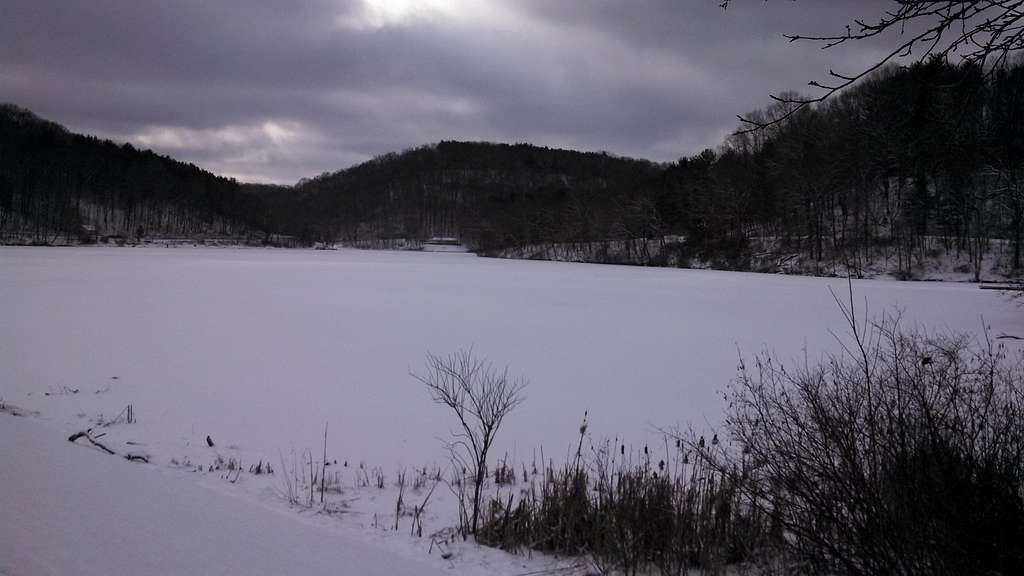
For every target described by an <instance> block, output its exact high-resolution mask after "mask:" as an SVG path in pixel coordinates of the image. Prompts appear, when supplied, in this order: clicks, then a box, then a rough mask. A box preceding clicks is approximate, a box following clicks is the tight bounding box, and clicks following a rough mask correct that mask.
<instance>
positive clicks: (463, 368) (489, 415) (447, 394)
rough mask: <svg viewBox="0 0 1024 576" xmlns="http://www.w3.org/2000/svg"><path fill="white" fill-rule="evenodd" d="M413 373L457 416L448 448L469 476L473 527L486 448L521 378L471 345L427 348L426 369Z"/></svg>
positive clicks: (516, 398) (518, 394)
mask: <svg viewBox="0 0 1024 576" xmlns="http://www.w3.org/2000/svg"><path fill="white" fill-rule="evenodd" d="M412 376H413V377H414V378H416V379H417V380H419V381H420V382H422V383H423V384H425V385H426V386H427V389H428V390H429V392H430V398H431V399H432V400H433V401H434V402H435V403H437V404H440V405H442V406H447V407H448V408H450V409H451V410H452V412H454V413H455V416H456V417H457V418H458V419H459V427H460V430H458V431H453V432H452V437H453V440H452V441H450V442H448V443H447V448H448V450H449V452H450V453H451V455H452V459H453V461H454V462H455V463H456V465H457V466H461V467H462V468H463V469H467V470H469V472H470V474H471V477H472V478H473V510H472V519H471V524H470V532H471V533H474V534H475V533H476V531H477V524H478V522H479V518H480V493H481V489H482V488H483V484H484V481H485V480H486V479H487V453H488V452H489V451H490V449H491V446H493V445H494V437H495V435H496V434H497V432H498V429H499V428H501V423H502V421H503V420H504V419H505V416H507V415H508V413H509V412H511V411H512V409H513V408H515V407H516V406H519V405H520V404H521V403H522V402H523V400H525V397H524V396H523V394H522V392H523V389H524V388H525V387H526V381H525V380H522V379H519V378H511V377H510V376H509V373H508V367H505V368H504V369H501V370H498V369H496V368H494V366H493V365H492V364H491V363H490V362H488V361H486V360H483V359H480V358H477V357H476V356H475V355H474V354H473V350H472V348H470V349H468V350H459V351H457V352H455V353H453V354H450V355H448V356H435V355H433V354H430V353H428V354H427V361H426V371H425V372H424V373H423V374H416V373H413V374H412Z"/></svg>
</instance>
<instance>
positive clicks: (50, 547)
mask: <svg viewBox="0 0 1024 576" xmlns="http://www.w3.org/2000/svg"><path fill="white" fill-rule="evenodd" d="M0 454H2V455H3V465H2V466H0V486H2V487H3V489H2V490H0V511H2V515H3V520H2V521H0V574H4V575H10V576H21V575H25V576H29V575H37V574H38V575H46V574H54V575H64V574H77V575H79V576H90V575H96V576H106V575H109V574H140V575H141V574H147V575H158V574H246V575H257V574H310V575H311V574H366V575H372V574H379V575H382V576H384V575H388V576H399V575H409V576H428V575H430V574H441V573H443V572H442V571H440V570H437V569H436V568H433V567H431V566H428V565H426V564H422V563H416V562H412V561H410V560H406V559H403V558H401V557H398V556H396V555H394V554H389V553H387V552H385V551H383V550H381V549H378V548H374V547H373V546H370V545H368V544H366V543H363V542H358V541H356V540H354V539H352V538H346V537H345V536H344V535H340V534H338V533H335V532H332V531H331V530H329V529H326V528H324V527H317V526H313V525H309V524H306V523H304V522H303V521H301V519H300V518H299V517H298V516H296V515H294V514H289V513H282V512H279V511H275V510H272V509H270V508H265V507H260V506H257V505H252V504H251V503H249V502H247V501H244V500H240V499H237V498H232V497H230V496H225V495H224V494H218V493H217V492H215V491H212V490H209V489H207V488H204V487H202V486H199V485H196V484H195V483H192V482H184V481H182V480H181V479H179V478H173V477H169V476H167V475H165V474H162V473H160V471H159V470H154V469H153V467H150V466H140V465H138V464H132V463H129V462H127V461H123V460H120V459H118V458H114V457H110V456H107V455H105V454H102V453H100V452H98V451H97V450H93V449H88V448H84V447H81V446H76V445H72V444H70V443H68V442H67V441H66V440H65V439H64V438H62V437H61V436H60V435H58V434H55V433H54V431H53V430H51V429H49V428H48V427H46V426H45V425H43V424H42V423H41V422H40V421H38V420H35V419H32V418H24V417H22V418H19V417H13V416H8V415H5V414H0Z"/></svg>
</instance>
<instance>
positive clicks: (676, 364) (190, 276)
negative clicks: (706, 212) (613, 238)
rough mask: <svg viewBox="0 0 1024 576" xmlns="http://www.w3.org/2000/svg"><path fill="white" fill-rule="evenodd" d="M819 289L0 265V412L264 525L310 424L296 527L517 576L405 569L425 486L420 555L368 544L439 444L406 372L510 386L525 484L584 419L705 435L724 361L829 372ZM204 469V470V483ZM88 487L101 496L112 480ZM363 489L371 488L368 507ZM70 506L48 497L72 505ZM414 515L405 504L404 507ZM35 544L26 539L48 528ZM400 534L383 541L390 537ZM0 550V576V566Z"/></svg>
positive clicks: (602, 430) (2, 261)
mask: <svg viewBox="0 0 1024 576" xmlns="http://www.w3.org/2000/svg"><path fill="white" fill-rule="evenodd" d="M830 287H832V288H833V289H835V290H836V291H837V292H839V293H841V294H845V290H846V283H845V281H842V280H836V279H820V278H808V277H790V276H772V275H755V274H738V273H727V272H712V271H695V270H675V269H651V268H636V267H620V266H598V265H582V264H567V263H554V262H530V261H510V260H493V259H482V258H476V257H474V256H471V255H464V254H430V253H410V252H370V251H357V250H338V251H312V250H311V251H298V250H287V251H284V250H260V249H217V250H210V249H188V248H179V249H174V250H169V249H160V248H101V247H90V248H60V249H54V248H0V302H2V303H3V304H2V307H3V310H2V312H3V313H2V314H0V402H5V403H8V404H13V405H17V406H20V407H22V408H24V409H25V410H27V411H38V412H39V414H40V415H41V419H42V420H44V421H45V425H44V426H43V428H42V429H43V430H46V431H48V433H52V435H53V437H54V438H57V439H58V440H59V441H60V442H63V443H64V444H66V445H67V446H66V447H63V446H62V447H61V451H60V452H59V454H61V456H59V457H58V456H57V454H58V452H56V451H55V450H56V447H54V448H52V449H51V448H46V449H47V450H53V451H52V452H50V453H52V454H54V457H55V458H58V460H59V459H62V458H64V456H63V453H64V451H66V450H69V449H74V450H77V452H74V453H75V454H82V455H85V456H88V457H90V458H94V459H97V460H98V461H103V462H106V461H107V460H104V459H114V460H116V458H114V457H110V456H106V455H104V454H102V453H99V452H98V451H96V450H94V449H91V448H88V447H86V446H72V445H70V444H68V443H67V442H66V441H65V438H66V435H67V433H70V432H73V431H77V430H81V429H84V428H87V427H90V426H96V425H97V424H98V423H99V422H107V421H110V420H112V419H115V418H116V417H117V416H118V415H119V414H120V413H121V411H122V410H123V409H124V408H125V407H126V406H127V405H129V404H131V405H132V406H133V410H134V414H135V417H136V418H137V422H136V423H133V424H118V425H115V426H111V427H109V428H103V432H105V433H106V434H107V436H106V437H105V439H104V440H105V441H106V442H108V443H110V445H112V446H114V447H116V449H117V450H118V451H119V452H120V453H132V454H139V455H144V456H146V457H147V458H148V459H149V461H150V462H151V464H150V465H148V467H149V468H156V469H157V470H158V471H160V474H157V473H156V472H155V471H153V470H146V468H147V465H139V464H133V465H132V466H135V467H138V472H139V473H143V472H147V473H150V475H151V476H154V477H160V478H163V477H164V476H175V475H177V476H183V477H188V478H193V479H195V481H194V482H192V483H199V484H203V485H206V486H207V487H212V488H214V489H216V490H220V491H225V492H228V493H229V494H234V495H240V496H241V497H243V498H245V499H248V500H250V501H252V502H254V503H256V504H259V505H261V506H268V505H269V506H272V507H277V509H282V508H283V507H284V506H285V505H284V504H283V500H282V498H281V492H282V490H283V478H282V470H281V469H282V467H284V468H291V467H292V465H291V463H293V462H298V461H301V460H302V458H303V454H304V451H305V450H310V451H311V453H312V454H313V458H314V459H317V460H319V459H321V456H320V455H319V454H320V451H322V442H323V431H324V426H325V424H326V425H328V426H329V438H328V447H327V451H328V460H330V461H332V462H333V461H334V460H337V462H338V464H337V466H336V467H332V469H331V470H332V473H334V474H338V477H339V479H340V485H339V488H340V489H341V493H340V494H336V495H334V501H335V503H336V505H337V506H338V507H339V510H341V513H339V514H335V515H333V516H330V517H327V516H325V515H323V514H320V515H316V514H312V513H308V512H306V513H303V514H297V515H298V516H301V517H302V518H305V519H306V520H309V521H310V523H313V524H324V525H326V526H328V527H329V528H330V529H345V530H349V536H350V537H351V538H353V539H354V540H356V541H362V542H369V543H370V544H373V545H379V546H381V547H383V549H387V550H396V551H397V552H398V553H399V554H401V555H404V556H408V557H410V558H413V559H419V558H425V559H427V560H429V561H430V562H433V563H435V567H438V568H440V569H445V570H456V571H458V572H460V573H461V572H465V571H470V572H472V571H479V572H480V573H486V572H504V573H516V572H517V571H518V572H527V571H530V570H535V569H538V566H539V567H541V568H548V567H550V566H551V562H552V561H551V560H546V559H541V558H534V559H532V560H528V559H525V558H512V557H510V556H507V555H504V554H501V553H496V552H493V551H479V550H473V549H472V548H471V547H468V546H466V545H461V544H458V543H453V544H452V548H453V554H454V557H453V558H452V559H451V560H446V561H441V560H440V559H439V555H438V553H437V551H436V549H435V550H433V551H431V552H432V553H430V554H428V553H427V552H428V550H430V548H431V546H430V545H431V538H430V537H429V535H430V534H433V533H435V532H437V531H439V530H441V529H443V528H446V527H448V526H450V525H451V524H452V522H453V516H454V513H455V510H454V502H453V496H452V495H451V493H450V492H449V491H448V490H447V489H446V488H444V487H440V488H438V489H437V490H436V491H435V495H434V496H433V499H432V500H431V503H430V506H429V507H428V512H427V514H426V518H425V521H424V533H425V537H424V538H421V539H411V538H409V537H408V536H402V537H400V538H398V537H395V536H394V533H393V532H389V531H388V530H387V528H389V527H391V525H392V524H393V522H394V509H395V501H396V494H397V491H396V489H395V487H394V482H395V479H396V477H397V473H398V471H400V470H402V469H404V470H406V472H407V476H408V478H409V481H410V483H411V481H412V478H413V477H414V476H415V475H416V472H415V470H416V469H422V468H424V467H426V468H428V469H429V470H432V469H433V468H434V467H435V466H440V467H442V468H443V467H444V466H445V457H444V452H443V450H442V448H441V442H440V441H439V438H441V437H443V436H445V435H446V433H447V432H448V430H450V428H451V425H452V424H453V422H452V421H451V419H450V418H449V415H448V414H447V413H446V412H445V411H444V410H443V409H441V408H439V407H436V406H434V405H432V404H431V402H430V401H429V398H428V396H427V394H426V392H425V391H424V390H423V387H422V385H421V384H419V383H418V382H416V381H415V380H414V379H413V378H412V377H410V375H409V371H410V370H413V371H415V370H418V369H420V367H421V366H422V364H423V359H424V354H425V353H426V352H427V351H431V352H434V353H442V354H443V353H448V352H451V351H454V350H455V349H457V348H459V347H467V346H473V347H474V349H475V350H476V351H477V352H478V353H479V354H481V355H483V356H486V357H488V358H490V359H492V360H493V361H494V362H496V363H497V364H499V365H505V364H508V365H509V366H510V368H511V371H512V372H513V373H516V374H522V375H523V376H525V377H527V378H529V380H530V381H531V384H530V386H529V388H528V389H527V401H526V402H525V403H524V404H523V405H522V406H521V407H520V408H519V409H517V411H516V412H514V413H513V414H512V415H511V416H510V417H509V419H508V420H507V421H506V424H505V428H504V429H503V431H502V432H501V434H500V435H499V439H498V446H497V447H496V451H497V452H496V456H497V457H499V458H500V457H503V456H504V455H505V454H506V453H507V454H508V455H509V459H510V461H512V462H525V463H527V465H529V464H530V463H531V461H532V460H533V459H535V458H539V455H540V450H541V449H543V450H544V454H545V456H546V457H547V458H553V459H554V460H555V461H556V462H559V461H562V460H564V458H565V455H566V453H567V451H568V450H569V445H570V444H571V443H573V441H574V437H575V436H576V434H577V430H578V427H579V424H580V421H581V419H582V416H583V412H584V410H588V411H589V414H590V428H589V430H590V433H591V435H592V436H593V437H594V438H595V439H599V438H601V437H605V436H607V437H611V436H619V437H624V438H625V439H626V442H627V443H632V444H633V445H635V446H639V445H642V444H643V443H645V442H648V441H651V440H652V439H653V438H654V437H655V434H654V429H655V428H656V427H671V426H673V425H676V424H682V425H685V424H687V423H692V424H694V425H696V426H698V427H700V426H704V425H707V424H714V423H716V422H718V421H719V420H720V417H721V409H722V406H723V402H722V397H721V390H722V389H723V388H724V387H725V386H726V385H727V383H728V382H729V380H730V378H732V377H733V375H734V374H735V370H736V366H737V364H738V359H739V354H740V353H742V354H745V355H748V356H749V355H750V354H753V353H756V352H759V351H761V350H762V349H763V348H765V347H770V348H771V349H772V350H774V351H775V352H776V353H777V354H779V355H780V356H781V357H783V358H794V359H802V357H803V350H804V349H806V350H807V353H808V354H809V356H810V357H811V358H812V359H813V358H815V357H817V356H818V355H820V354H821V353H822V352H824V351H829V350H836V349H837V345H836V344H835V342H834V340H833V338H832V336H831V335H830V334H829V330H833V331H837V332H843V331H844V328H843V326H842V317H841V315H840V314H839V313H838V311H837V309H836V305H835V303H834V302H833V300H832V295H831V294H830V292H829V288H830ZM854 290H855V292H856V302H857V305H858V306H861V305H863V304H864V302H865V301H866V303H867V305H868V307H869V310H870V312H871V313H873V314H875V315H877V314H880V313H882V312H891V311H893V310H894V309H896V308H899V309H901V310H902V312H903V314H904V322H905V323H906V324H908V325H914V324H918V325H922V326H927V327H929V328H931V329H933V330H958V331H964V330H966V331H972V332H977V331H978V330H979V329H980V328H981V327H982V325H983V324H982V318H984V322H985V323H986V324H988V325H990V326H991V333H992V334H994V335H998V334H1001V333H1009V334H1016V335H1024V312H1022V311H1020V310H1019V309H1017V308H1016V307H1015V306H1014V305H1013V304H1011V303H1008V302H1007V301H1006V300H1005V299H1004V298H1003V297H1002V296H1001V295H1000V294H999V293H998V292H992V291H981V290H978V288H977V287H976V286H974V285H969V284H940V283H899V282H892V281H857V282H854ZM11 418H12V417H9V416H5V415H2V414H0V419H3V420H10V419H11ZM207 435H209V436H210V437H211V438H212V439H213V440H214V442H215V447H213V448H210V447H209V446H207V444H206V441H205V439H206V436H207ZM5 436H6V434H5ZM35 441H36V440H33V442H35ZM38 441H39V442H44V441H43V440H38ZM44 445H45V442H44ZM16 446H17V443H15V444H13V445H12V444H11V443H9V442H8V443H3V444H0V459H3V461H4V462H5V464H4V468H3V473H4V474H10V475H12V479H11V480H10V481H12V482H13V481H14V480H13V478H20V479H21V480H19V481H20V482H22V483H23V484H24V483H26V482H30V481H31V479H30V478H31V477H29V476H27V472H25V473H24V474H25V475H23V473H22V472H19V469H18V468H17V467H10V466H7V462H8V461H9V456H13V452H15V451H16V450H15V447H16ZM18 450H20V448H19V449H18ZM9 453H10V454H9ZM19 457H24V456H19ZM218 458H219V460H220V461H221V463H222V464H221V465H222V469H220V470H213V471H210V466H214V465H216V463H217V461H218ZM232 459H234V460H236V461H239V460H240V461H241V462H242V466H243V469H248V467H249V466H250V465H252V464H256V463H257V462H260V461H264V462H266V461H269V462H270V463H271V464H272V466H273V467H274V468H275V469H276V471H277V474H275V475H274V476H272V477H266V476H253V475H249V474H243V475H242V476H241V478H240V479H239V480H237V481H236V482H235V483H234V484H232V483H231V482H230V478H231V475H230V474H229V473H228V472H229V471H227V470H226V466H227V463H228V462H230V461H231V460H232ZM80 461H81V459H80V458H78V457H77V456H76V457H75V460H74V462H75V464H73V465H72V464H68V465H64V464H58V463H56V462H55V463H53V464H52V465H53V466H58V465H59V466H60V468H59V469H54V471H53V473H56V474H58V475H67V476H73V475H74V474H75V473H76V469H77V467H78V466H79V462H80ZM346 464H347V466H346ZM40 465H43V464H40ZM103 466H105V467H106V466H110V467H111V468H110V469H109V470H108V475H109V476H119V475H120V474H121V473H122V472H121V469H125V468H126V467H128V465H127V464H122V463H121V462H117V463H116V466H115V465H114V464H109V465H108V464H103ZM199 468H202V470H203V472H201V473H200V472H194V471H195V470H197V469H199ZM115 470H116V472H115ZM378 470H379V471H380V473H382V474H383V475H384V476H385V478H386V481H385V488H384V489H377V488H375V486H372V484H375V482H374V481H373V480H372V478H373V476H375V471H378ZM131 474H135V472H131ZM235 478H238V476H237V475H236V476H235ZM367 480H369V482H367ZM154 481H157V480H154ZM166 481H167V482H169V481H170V478H167V479H166ZM158 482H160V483H165V480H163V479H161V480H158ZM6 483H9V482H8V481H7V479H5V484H6ZM366 483H369V484H371V486H363V484H366ZM25 485H28V484H25ZM161 485H163V484H161ZM57 489H58V488H54V490H57ZM60 490H63V488H60ZM167 490H171V491H172V493H173V490H175V489H174V488H167ZM181 490H191V488H187V489H186V488H181ZM86 493H87V492H86V491H84V490H79V489H77V488H76V489H74V490H73V491H71V490H70V489H69V491H68V492H67V494H68V498H69V499H70V498H74V499H75V500H77V499H80V498H87V496H86ZM423 497H425V491H424V490H421V491H420V492H418V493H415V494H412V493H407V500H406V502H407V503H411V502H410V501H416V502H418V501H420V500H422V498H423ZM69 502H71V500H69ZM6 509H7V508H6V507H4V510H6ZM97 513H98V512H97ZM293 515H296V514H294V513H293ZM12 518H13V516H11V515H10V514H6V513H5V514H4V515H3V517H2V518H0V534H6V533H7V532H8V531H11V530H13V529H15V528H16V525H18V526H20V525H21V523H22V521H15V520H13V519H12ZM42 522H44V524H43V525H39V526H37V528H39V529H48V530H56V529H57V528H56V526H54V525H53V524H52V522H50V521H49V520H47V519H45V518H44V519H43V520H42ZM410 522H411V520H410V519H409V518H408V517H406V516H403V517H402V518H401V519H400V525H401V526H400V530H399V532H400V533H401V534H403V535H407V534H408V531H409V528H410ZM339 527H340V528H339ZM211 537H213V536H212V535H211ZM254 537H255V536H254ZM0 552H2V553H3V556H0V573H2V570H3V562H4V561H5V560H6V559H8V558H10V556H9V554H10V553H9V552H5V551H2V550H0ZM26 571H27V572H30V573H34V571H30V570H26ZM296 571H298V570H296Z"/></svg>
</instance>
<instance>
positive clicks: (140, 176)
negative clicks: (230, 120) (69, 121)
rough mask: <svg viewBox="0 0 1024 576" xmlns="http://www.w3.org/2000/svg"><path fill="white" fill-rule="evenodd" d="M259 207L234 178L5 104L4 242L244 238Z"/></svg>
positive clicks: (0, 220) (0, 188)
mask: <svg viewBox="0 0 1024 576" xmlns="http://www.w3.org/2000/svg"><path fill="white" fill-rule="evenodd" d="M261 210H262V209H261V201H260V199H259V198H257V197H255V196H253V195H251V194H248V193H246V192H245V191H243V190H242V188H241V186H240V185H239V184H238V183H237V182H235V181H234V180H230V179H227V178H221V177H218V176H215V175H213V174H210V173H209V172H206V171H203V170H201V169H199V168H197V167H196V166H194V165H192V164H185V163H182V162H178V161H176V160H173V159H171V158H167V157H164V156H159V155H157V154H155V153H153V152H151V151H148V150H147V151H140V150H137V149H135V148H134V147H132V145H131V144H124V145H118V144H115V143H113V142H110V141H106V140H100V139H97V138H94V137H91V136H82V135H78V134H73V133H70V132H68V131H67V130H65V129H64V128H63V127H62V126H60V125H58V124H55V123H53V122H49V121H46V120H43V119H41V118H39V117H38V116H36V115H34V114H32V113H31V112H29V111H27V110H24V109H22V108H19V107H17V106H13V105H10V104H0V239H2V240H3V241H4V242H7V243H20V242H32V243H46V244H50V243H55V242H68V241H85V242H92V241H95V240H97V239H102V238H106V237H111V236H113V237H116V238H117V239H119V240H123V239H127V240H130V241H135V240H138V239H140V238H145V237H165V238H166V237H197V236H206V237H210V236H227V237H233V238H240V237H244V236H246V235H247V234H248V233H249V232H251V231H252V229H253V227H252V226H251V223H252V222H256V221H258V216H259V215H260V214H261Z"/></svg>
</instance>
